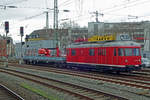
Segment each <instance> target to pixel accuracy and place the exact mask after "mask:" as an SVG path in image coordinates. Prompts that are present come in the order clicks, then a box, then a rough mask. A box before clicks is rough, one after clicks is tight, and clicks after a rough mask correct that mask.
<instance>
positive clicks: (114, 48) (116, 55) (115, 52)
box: [114, 48, 117, 56]
mask: <svg viewBox="0 0 150 100" xmlns="http://www.w3.org/2000/svg"><path fill="white" fill-rule="evenodd" d="M116 53H117V52H116V48H114V56H117V54H116Z"/></svg>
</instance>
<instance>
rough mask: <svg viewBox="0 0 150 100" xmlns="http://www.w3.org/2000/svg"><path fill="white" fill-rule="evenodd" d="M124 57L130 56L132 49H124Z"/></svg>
mask: <svg viewBox="0 0 150 100" xmlns="http://www.w3.org/2000/svg"><path fill="white" fill-rule="evenodd" d="M125 56H132V48H125Z"/></svg>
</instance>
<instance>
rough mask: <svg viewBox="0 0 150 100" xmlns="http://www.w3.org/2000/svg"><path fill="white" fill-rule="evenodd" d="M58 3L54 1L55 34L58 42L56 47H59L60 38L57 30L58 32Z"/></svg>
mask: <svg viewBox="0 0 150 100" xmlns="http://www.w3.org/2000/svg"><path fill="white" fill-rule="evenodd" d="M57 3H58V1H57V0H54V26H53V27H54V34H55V39H54V40H55V41H56V47H57V46H58V37H57V35H58V34H57V30H58V5H57Z"/></svg>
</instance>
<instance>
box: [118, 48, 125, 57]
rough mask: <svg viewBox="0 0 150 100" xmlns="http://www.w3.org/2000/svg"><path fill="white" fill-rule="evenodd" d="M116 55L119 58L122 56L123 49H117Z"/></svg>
mask: <svg viewBox="0 0 150 100" xmlns="http://www.w3.org/2000/svg"><path fill="white" fill-rule="evenodd" d="M118 55H119V56H124V53H123V48H119V49H118Z"/></svg>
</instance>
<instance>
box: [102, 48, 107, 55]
mask: <svg viewBox="0 0 150 100" xmlns="http://www.w3.org/2000/svg"><path fill="white" fill-rule="evenodd" d="M102 56H106V48H104V49H102Z"/></svg>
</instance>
